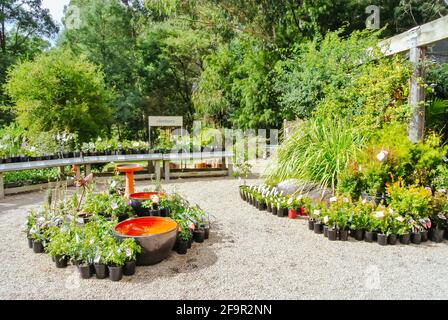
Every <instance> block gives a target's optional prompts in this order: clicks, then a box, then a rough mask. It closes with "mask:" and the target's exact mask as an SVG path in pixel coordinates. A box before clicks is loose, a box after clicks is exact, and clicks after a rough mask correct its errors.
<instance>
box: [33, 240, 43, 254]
mask: <svg viewBox="0 0 448 320" xmlns="http://www.w3.org/2000/svg"><path fill="white" fill-rule="evenodd" d="M33 251H34V253H43V252H44V244H43V243H42V241H33Z"/></svg>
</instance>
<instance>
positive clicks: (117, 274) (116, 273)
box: [107, 266, 123, 281]
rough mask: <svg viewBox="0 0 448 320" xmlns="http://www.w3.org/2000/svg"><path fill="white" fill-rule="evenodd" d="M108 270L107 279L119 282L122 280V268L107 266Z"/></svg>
mask: <svg viewBox="0 0 448 320" xmlns="http://www.w3.org/2000/svg"><path fill="white" fill-rule="evenodd" d="M107 268H108V269H109V279H110V280H112V281H120V280H121V279H122V278H123V267H116V266H107Z"/></svg>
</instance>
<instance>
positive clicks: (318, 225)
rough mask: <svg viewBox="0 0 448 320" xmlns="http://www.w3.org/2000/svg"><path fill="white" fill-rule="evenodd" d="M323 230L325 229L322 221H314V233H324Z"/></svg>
mask: <svg viewBox="0 0 448 320" xmlns="http://www.w3.org/2000/svg"><path fill="white" fill-rule="evenodd" d="M323 231H324V226H323V224H322V223H320V222H315V223H314V233H317V234H322V232H323Z"/></svg>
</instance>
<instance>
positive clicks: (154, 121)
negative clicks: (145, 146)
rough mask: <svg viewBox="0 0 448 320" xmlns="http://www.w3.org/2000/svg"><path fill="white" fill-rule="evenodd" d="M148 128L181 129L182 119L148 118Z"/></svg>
mask: <svg viewBox="0 0 448 320" xmlns="http://www.w3.org/2000/svg"><path fill="white" fill-rule="evenodd" d="M148 123H149V126H150V127H183V124H184V119H183V117H148Z"/></svg>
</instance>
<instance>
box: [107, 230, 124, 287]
mask: <svg viewBox="0 0 448 320" xmlns="http://www.w3.org/2000/svg"><path fill="white" fill-rule="evenodd" d="M105 246H106V248H105V250H106V252H107V258H106V264H107V268H108V270H109V279H110V280H112V281H120V280H121V279H122V278H123V266H124V265H125V263H126V252H125V250H123V248H122V247H121V246H120V244H119V243H117V241H116V240H115V239H113V238H112V239H110V240H109V241H107V242H105Z"/></svg>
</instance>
